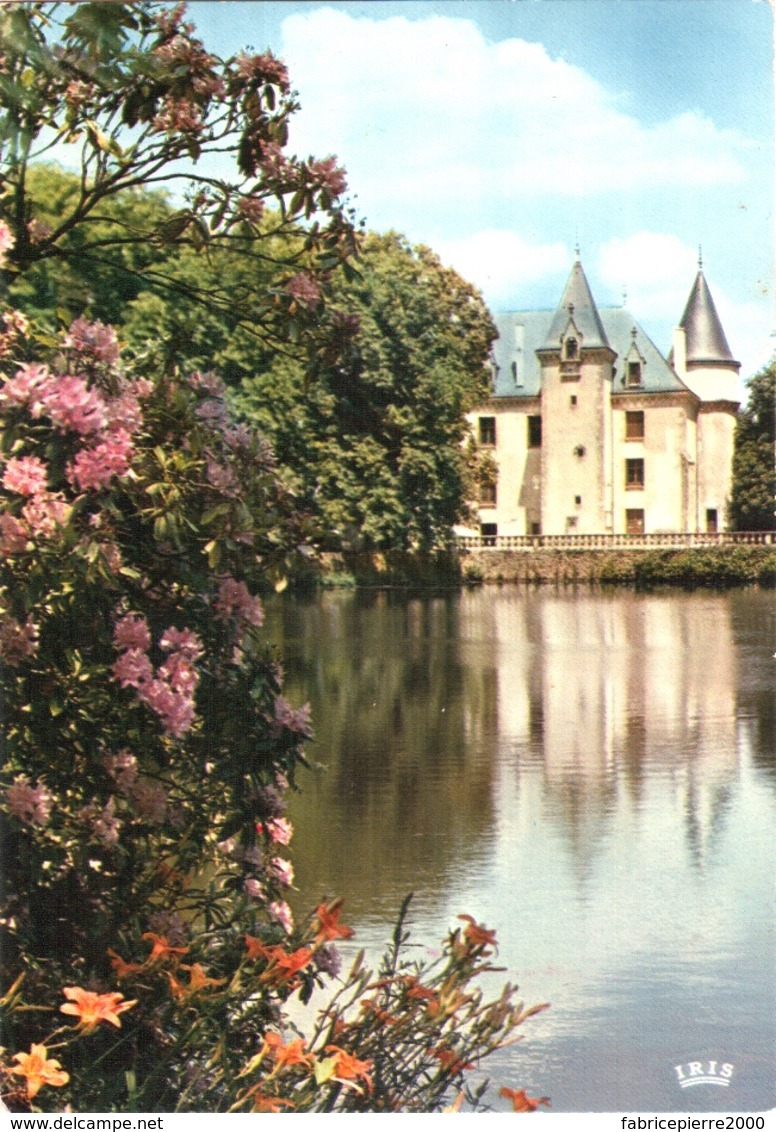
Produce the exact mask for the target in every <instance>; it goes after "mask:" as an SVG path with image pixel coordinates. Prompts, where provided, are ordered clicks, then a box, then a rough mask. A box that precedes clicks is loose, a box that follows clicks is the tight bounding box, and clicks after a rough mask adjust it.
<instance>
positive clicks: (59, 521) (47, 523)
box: [22, 492, 72, 539]
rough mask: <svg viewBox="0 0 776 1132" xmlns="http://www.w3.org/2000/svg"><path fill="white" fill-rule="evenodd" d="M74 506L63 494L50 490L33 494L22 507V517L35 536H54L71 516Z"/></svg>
mask: <svg viewBox="0 0 776 1132" xmlns="http://www.w3.org/2000/svg"><path fill="white" fill-rule="evenodd" d="M71 511H72V508H71V507H70V506H69V505H68V504H67V503H66V502H65V501H64V499H63V498H62V496H61V495H52V494H49V493H48V492H46V493H41V494H40V495H33V496H31V497H30V498H29V499H28V500H27V502H26V503H25V504H24V506H23V507H22V518H23V519H24V520H25V522H27V523H28V524H29V528H30V533H31V535H32V537H33V538H46V539H48V538H53V537H54V535H56V533H57V531H58V530H59V529H60V528H61V527H64V526H65V525H66V524H67V522H68V519H69V518H70V514H71Z"/></svg>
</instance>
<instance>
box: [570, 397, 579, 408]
mask: <svg viewBox="0 0 776 1132" xmlns="http://www.w3.org/2000/svg"><path fill="white" fill-rule="evenodd" d="M576 403H577V395H576V393H572V394H571V397H570V398H569V404H570V405H571V407H572V409H573V408H574V406H575V405H576Z"/></svg>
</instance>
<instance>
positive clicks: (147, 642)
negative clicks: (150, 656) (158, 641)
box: [113, 613, 151, 652]
mask: <svg viewBox="0 0 776 1132" xmlns="http://www.w3.org/2000/svg"><path fill="white" fill-rule="evenodd" d="M113 644H114V645H115V646H116V648H117V649H140V650H141V652H148V650H149V649H150V647H151V631H150V629H149V628H148V622H147V621H146V619H145V617H143V615H142V614H140V613H127V614H126V615H125V616H124V617H122V618H121V620H120V621H117V622H116V625H115V628H114V630H113Z"/></svg>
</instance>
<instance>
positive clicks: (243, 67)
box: [235, 51, 289, 90]
mask: <svg viewBox="0 0 776 1132" xmlns="http://www.w3.org/2000/svg"><path fill="white" fill-rule="evenodd" d="M235 63H236V64H237V70H238V72H239V73H240V75H241V76H242V77H243V78H244V79H247V80H248V81H249V82H250V81H253V82H255V83H272V84H273V85H274V86H277V87H280V89H281V90H288V85H289V80H288V68H287V67H286V65H285V63H283V62H282V60H280V59H276V58H275V56H274V55H273V54H272V52H270V51H265V52H264V54H263V55H246V54H245V52H244V51H242V52H240V54H239V55H238V56H237V58H236V59H235Z"/></svg>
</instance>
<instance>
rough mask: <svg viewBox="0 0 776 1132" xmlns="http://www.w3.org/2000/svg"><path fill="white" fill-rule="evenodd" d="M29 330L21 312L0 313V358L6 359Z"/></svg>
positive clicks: (8, 311) (27, 321) (27, 322)
mask: <svg viewBox="0 0 776 1132" xmlns="http://www.w3.org/2000/svg"><path fill="white" fill-rule="evenodd" d="M29 329H30V322H29V319H28V318H27V317H26V316H25V315H23V314H22V312H21V311H15V310H7V311H2V312H0V358H7V357H8V356H9V354H10V353H11V352H12V350H13V349H14V348H15V346H16V344H17V342H18V341H19V339H20V338H22V337H23V336H24V335H25V334H26V333H27V331H28V330H29ZM1 397H2V393H0V398H1Z"/></svg>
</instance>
